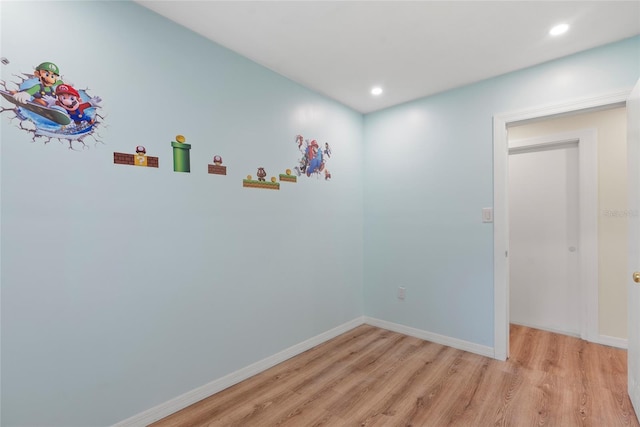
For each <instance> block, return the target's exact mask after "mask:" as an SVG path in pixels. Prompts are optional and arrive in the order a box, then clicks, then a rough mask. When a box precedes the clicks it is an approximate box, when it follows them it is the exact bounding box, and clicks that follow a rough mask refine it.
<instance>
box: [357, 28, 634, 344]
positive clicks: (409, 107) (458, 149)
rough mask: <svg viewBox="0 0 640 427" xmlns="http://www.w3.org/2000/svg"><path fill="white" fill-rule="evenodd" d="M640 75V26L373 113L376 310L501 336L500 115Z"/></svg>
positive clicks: (368, 236)
mask: <svg viewBox="0 0 640 427" xmlns="http://www.w3.org/2000/svg"><path fill="white" fill-rule="evenodd" d="M469 66H470V67H472V66H473V64H469ZM638 77H640V37H635V38H632V39H627V40H624V41H621V42H618V43H615V44H611V45H608V46H604V47H601V48H597V49H593V50H589V51H586V52H583V53H580V54H577V55H573V56H570V57H566V58H563V59H560V60H557V61H553V62H549V63H545V64H542V65H540V66H537V67H533V68H529V69H526V70H522V71H519V72H514V73H510V74H507V75H503V76H500V77H497V78H494V79H490V80H486V81H483V82H480V83H478V84H474V85H470V86H466V87H463V88H460V89H457V90H452V91H448V92H445V93H442V94H439V95H436V96H432V97H428V98H423V99H420V100H417V101H415V102H410V103H407V104H403V105H400V106H397V107H394V108H390V109H387V110H384V111H380V112H377V113H373V114H368V115H366V116H365V144H366V152H365V183H364V186H365V219H364V225H365V232H364V236H365V239H364V241H365V249H364V251H365V252H364V254H365V273H364V281H365V313H366V315H368V316H371V317H375V318H378V319H382V320H387V321H390V322H395V323H399V324H403V325H407V326H411V327H414V328H418V329H421V330H425V331H429V332H432V333H437V334H441V335H445V336H448V337H453V338H457V339H461V340H465V341H470V342H473V343H477V344H481V345H487V346H491V347H492V346H493V331H494V324H493V316H494V311H493V295H494V294H493V226H492V224H483V223H482V222H481V209H482V208H483V207H490V206H492V204H493V169H492V167H493V166H492V161H493V147H492V145H493V128H492V126H493V122H492V118H493V116H494V115H495V114H498V113H505V112H510V111H517V110H521V109H530V108H532V107H534V106H539V105H547V104H552V103H560V102H564V101H567V100H574V99H578V98H583V97H587V96H597V95H602V94H605V93H609V92H612V91H616V90H620V89H627V88H631V87H632V86H633V84H634V83H635V82H636V80H637V79H638ZM425 78H428V76H425ZM398 286H404V287H406V300H405V301H404V302H400V301H399V300H397V299H396V289H397V287H398Z"/></svg>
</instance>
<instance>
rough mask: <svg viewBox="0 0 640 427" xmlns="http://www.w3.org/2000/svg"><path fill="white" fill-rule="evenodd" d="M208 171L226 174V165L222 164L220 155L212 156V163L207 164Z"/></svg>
mask: <svg viewBox="0 0 640 427" xmlns="http://www.w3.org/2000/svg"><path fill="white" fill-rule="evenodd" d="M208 166H209V167H208V170H209V173H212V174H216V175H226V174H227V167H226V166H223V165H222V157H220V156H218V155H215V156H213V164H209V165H208Z"/></svg>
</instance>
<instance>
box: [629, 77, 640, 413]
mask: <svg viewBox="0 0 640 427" xmlns="http://www.w3.org/2000/svg"><path fill="white" fill-rule="evenodd" d="M627 127H628V130H627V144H628V148H627V150H628V151H627V158H628V159H629V160H628V173H629V270H630V271H629V279H628V280H629V284H628V285H627V286H628V288H629V290H628V291H629V302H628V310H629V314H628V316H629V327H628V334H629V337H628V342H629V347H628V352H627V361H628V362H627V363H628V376H629V380H628V381H629V397H630V398H631V402H632V403H633V407H634V409H635V410H636V414H637V415H638V416H640V283H635V282H634V280H633V279H632V277H633V275H634V273H635V272H640V224H638V223H639V222H640V218H639V217H638V215H639V214H640V212H639V211H638V210H639V209H640V165H638V162H639V161H640V80H639V81H638V83H637V84H636V86H635V88H634V89H633V92H632V93H631V95H630V96H629V99H627Z"/></svg>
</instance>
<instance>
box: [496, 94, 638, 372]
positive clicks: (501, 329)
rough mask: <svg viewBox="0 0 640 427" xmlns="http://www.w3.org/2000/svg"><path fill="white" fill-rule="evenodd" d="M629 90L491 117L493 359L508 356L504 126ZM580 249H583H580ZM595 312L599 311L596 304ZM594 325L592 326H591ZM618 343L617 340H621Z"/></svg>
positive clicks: (603, 104) (620, 102) (609, 103)
mask: <svg viewBox="0 0 640 427" xmlns="http://www.w3.org/2000/svg"><path fill="white" fill-rule="evenodd" d="M628 93H629V91H621V92H618V93H613V94H609V95H606V96H601V97H596V98H591V99H586V100H581V101H576V102H570V103H566V104H562V105H556V106H547V107H540V108H535V109H531V110H526V111H521V112H516V113H510V114H500V115H496V116H495V117H494V273H495V275H494V285H495V287H494V290H495V294H494V304H495V317H494V322H495V335H494V337H495V340H494V357H495V358H496V359H500V360H505V359H506V358H507V357H508V346H509V300H510V297H509V211H508V182H509V181H508V167H509V159H508V151H507V149H508V138H507V128H509V133H510V134H511V131H512V128H515V127H518V126H520V125H525V124H531V123H537V122H540V121H542V120H544V119H548V118H558V117H566V116H570V115H575V114H578V113H582V112H594V111H600V110H608V109H611V108H616V107H624V105H625V102H626V97H627V96H628ZM596 195H597V194H596ZM581 200H582V199H581ZM598 214H599V212H598V210H597V209H596V212H595V215H596V221H597V215H598ZM580 226H582V224H581V225H580ZM583 243H584V242H581V244H580V248H582V246H583ZM580 252H582V249H581V250H580ZM593 264H594V265H595V266H596V268H597V264H598V263H597V262H595V263H593ZM596 296H597V293H596ZM595 312H596V313H598V307H597V306H596V308H595ZM589 321H590V319H589V318H588V317H587V316H586V315H583V316H582V321H581V322H582V324H583V325H584V324H585V322H589ZM594 325H595V328H594V327H593V326H594ZM594 325H591V327H588V328H587V330H594V329H595V331H596V334H597V327H598V323H597V321H596V322H595V324H594ZM591 338H592V339H590V340H592V341H596V342H598V340H596V339H594V338H598V337H597V336H596V337H591ZM587 339H589V337H587ZM617 343H618V344H620V342H617ZM610 345H611V344H610Z"/></svg>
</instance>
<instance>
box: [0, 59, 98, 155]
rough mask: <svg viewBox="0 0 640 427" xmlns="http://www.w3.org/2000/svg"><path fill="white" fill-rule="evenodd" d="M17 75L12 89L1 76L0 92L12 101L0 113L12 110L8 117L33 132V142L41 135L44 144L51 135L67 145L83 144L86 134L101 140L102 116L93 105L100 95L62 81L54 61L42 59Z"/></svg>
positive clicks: (83, 145)
mask: <svg viewBox="0 0 640 427" xmlns="http://www.w3.org/2000/svg"><path fill="white" fill-rule="evenodd" d="M4 59H6V58H4ZM6 61H7V63H9V61H8V60H6ZM3 63H4V62H3ZM16 77H18V78H19V79H20V81H18V82H11V83H13V85H15V88H13V89H9V88H8V87H7V85H8V83H7V82H6V81H4V80H0V86H1V87H2V89H0V95H2V97H3V98H4V99H5V100H6V101H8V102H9V103H11V104H12V106H11V107H0V113H3V112H5V111H7V112H12V113H13V114H14V116H13V117H11V118H10V120H11V121H13V120H15V119H17V120H18V121H19V123H18V124H17V126H18V127H19V128H20V129H22V130H24V131H26V132H29V133H32V134H33V137H32V140H33V141H34V142H35V141H36V138H44V143H45V144H46V143H48V142H49V141H51V139H58V140H60V141H62V140H67V141H69V148H70V149H75V148H76V147H77V146H78V144H79V146H81V147H83V148H85V147H86V144H85V142H84V139H85V138H86V137H88V136H91V137H92V138H93V139H94V140H95V141H96V142H100V141H99V139H98V135H97V134H96V130H97V128H98V126H99V124H100V120H99V119H103V116H101V115H100V114H98V112H97V110H96V108H98V107H100V103H101V102H102V98H100V97H99V96H90V95H89V94H88V92H87V91H88V89H78V88H76V87H74V86H73V85H71V84H70V83H68V82H64V81H63V80H62V78H61V75H60V69H59V68H58V66H57V65H56V64H54V63H53V62H42V63H41V64H40V65H38V66H37V67H35V70H34V71H33V73H22V75H21V76H16ZM74 143H76V146H74Z"/></svg>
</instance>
